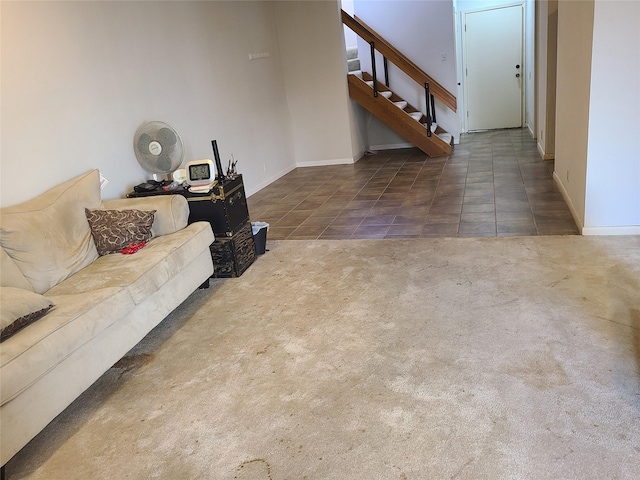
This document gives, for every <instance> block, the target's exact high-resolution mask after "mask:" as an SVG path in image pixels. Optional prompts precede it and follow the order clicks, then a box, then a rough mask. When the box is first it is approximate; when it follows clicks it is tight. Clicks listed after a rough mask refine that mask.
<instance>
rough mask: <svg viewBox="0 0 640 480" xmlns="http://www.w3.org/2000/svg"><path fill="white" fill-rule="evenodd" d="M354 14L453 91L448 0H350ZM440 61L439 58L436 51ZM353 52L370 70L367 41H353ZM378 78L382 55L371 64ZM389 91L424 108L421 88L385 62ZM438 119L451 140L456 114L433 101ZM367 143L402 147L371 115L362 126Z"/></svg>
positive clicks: (457, 128) (402, 142)
mask: <svg viewBox="0 0 640 480" xmlns="http://www.w3.org/2000/svg"><path fill="white" fill-rule="evenodd" d="M354 10H355V14H356V15H357V16H358V17H360V18H361V19H362V20H363V21H364V22H365V23H366V24H368V25H369V26H371V27H372V28H373V29H374V30H375V31H376V32H378V33H379V34H380V35H382V36H383V37H384V38H385V39H386V40H387V41H389V42H390V43H391V44H392V45H393V46H394V47H396V48H397V49H398V50H400V51H401V52H402V53H403V54H404V55H406V56H407V57H408V58H409V59H410V60H411V61H412V62H414V63H415V64H416V65H417V66H418V67H420V68H421V69H422V70H424V71H425V72H426V73H427V74H429V75H430V76H431V77H433V78H434V79H435V80H436V81H438V83H440V84H441V85H443V86H444V87H445V88H446V89H447V90H449V91H450V92H452V93H453V94H454V95H456V92H457V90H458V87H457V77H456V56H455V55H456V52H455V32H454V21H453V3H452V0H441V1H440V0H439V1H429V2H425V1H419V0H415V1H398V0H394V1H389V0H380V1H370V0H355V1H354ZM443 53H444V54H445V56H446V59H445V60H442V54H443ZM359 56H360V61H361V64H362V68H363V70H367V71H369V72H371V54H370V51H369V45H368V44H366V43H364V42H363V41H362V40H360V42H359ZM376 68H377V72H378V78H379V79H380V80H381V81H384V70H383V66H382V57H379V58H378V62H377V66H376ZM389 76H390V84H391V85H390V86H391V89H392V90H393V91H394V92H395V93H397V94H398V95H400V96H401V97H402V98H404V99H405V100H406V101H408V102H409V103H410V104H411V105H413V106H414V107H416V108H418V109H421V110H422V111H423V112H424V111H425V110H426V107H425V99H424V88H420V86H418V85H417V84H416V83H415V82H413V81H412V80H410V79H408V77H407V76H406V75H404V73H402V72H400V71H399V70H398V69H397V68H395V67H394V66H393V65H392V64H391V63H389ZM438 103H439V102H438V101H437V100H436V112H437V120H438V123H439V124H441V125H442V126H443V127H444V128H445V130H447V131H448V132H449V133H451V134H452V135H453V136H454V138H455V139H456V141H457V140H458V139H459V136H460V122H459V119H458V116H457V114H456V113H454V112H452V111H451V110H449V109H448V108H446V107H442V106H440V105H438ZM368 133H369V144H370V145H371V146H372V148H373V147H377V148H381V147H385V146H400V145H405V144H406V140H404V139H403V138H402V137H400V136H399V135H397V134H395V133H394V132H393V131H391V130H390V129H388V128H387V127H386V126H385V125H384V124H383V123H382V122H380V121H378V120H377V119H375V118H374V117H371V118H370V120H369V124H368Z"/></svg>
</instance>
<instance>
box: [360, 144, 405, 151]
mask: <svg viewBox="0 0 640 480" xmlns="http://www.w3.org/2000/svg"><path fill="white" fill-rule="evenodd" d="M414 147H415V145H414V144H413V143H386V144H384V145H370V146H369V150H372V151H374V152H375V151H376V150H397V149H399V148H414Z"/></svg>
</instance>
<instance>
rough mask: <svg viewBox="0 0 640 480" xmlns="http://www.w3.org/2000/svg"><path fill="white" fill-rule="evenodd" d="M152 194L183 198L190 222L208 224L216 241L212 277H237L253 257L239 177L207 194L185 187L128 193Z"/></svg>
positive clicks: (212, 248)
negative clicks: (191, 190)
mask: <svg viewBox="0 0 640 480" xmlns="http://www.w3.org/2000/svg"><path fill="white" fill-rule="evenodd" d="M153 195H182V196H184V197H185V198H186V199H187V202H188V203H189V220H188V222H189V223H193V222H200V221H205V222H209V223H210V224H211V229H212V230H213V233H214V235H215V237H216V238H215V241H214V242H213V243H212V244H211V246H210V247H209V249H210V250H211V258H212V259H213V275H212V277H213V278H229V277H239V276H240V275H242V274H243V273H244V272H245V271H246V270H247V268H249V266H250V265H251V264H252V263H253V261H254V260H255V258H256V250H255V244H254V240H253V232H252V230H251V221H250V218H249V210H248V208H247V197H246V195H245V192H244V184H243V183H242V175H237V176H236V177H234V178H227V179H225V180H223V181H222V182H220V183H217V184H216V185H214V186H213V188H212V190H211V191H209V192H207V193H192V192H190V191H189V190H188V189H187V188H178V189H176V190H163V189H162V188H161V187H159V188H157V189H156V190H152V191H149V192H131V193H129V194H127V197H128V198H136V197H149V196H153Z"/></svg>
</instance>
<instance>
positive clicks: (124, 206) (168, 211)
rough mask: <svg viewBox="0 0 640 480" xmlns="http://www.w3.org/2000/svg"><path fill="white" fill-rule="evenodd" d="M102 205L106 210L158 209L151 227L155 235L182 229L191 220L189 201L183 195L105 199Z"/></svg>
mask: <svg viewBox="0 0 640 480" xmlns="http://www.w3.org/2000/svg"><path fill="white" fill-rule="evenodd" d="M102 206H103V208H104V209H106V210H130V209H135V210H156V215H155V218H154V220H153V225H152V227H151V232H152V233H153V236H154V237H159V236H161V235H167V234H169V233H173V232H177V231H178V230H182V229H183V228H184V227H186V226H187V223H188V220H189V203H188V202H187V199H186V198H184V197H183V196H182V195H156V196H151V197H140V198H120V199H115V200H103V202H102Z"/></svg>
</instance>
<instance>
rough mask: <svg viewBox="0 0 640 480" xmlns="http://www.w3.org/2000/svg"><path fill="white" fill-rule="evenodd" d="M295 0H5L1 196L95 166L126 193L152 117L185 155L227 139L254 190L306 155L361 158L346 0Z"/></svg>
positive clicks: (5, 200)
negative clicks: (351, 97)
mask: <svg viewBox="0 0 640 480" xmlns="http://www.w3.org/2000/svg"><path fill="white" fill-rule="evenodd" d="M283 3H284V4H286V11H284V12H283V8H282V6H281V5H279V2H276V3H274V2H266V1H255V2H244V1H243V2H237V1H227V2H217V1H216V2H214V1H211V2H199V1H180V2H165V1H157V2H149V1H126V2H112V1H103V2H82V1H77V2H11V1H2V3H1V4H0V8H1V10H0V12H1V22H2V24H1V27H2V30H1V41H2V58H1V72H2V78H1V81H2V91H1V112H0V113H1V119H2V125H1V134H2V144H1V150H0V154H1V156H0V159H1V164H0V168H1V173H2V175H1V180H0V182H1V183H0V185H1V192H0V202H1V204H2V205H4V206H8V205H11V204H15V203H18V202H21V201H24V200H26V199H29V198H31V197H33V196H35V195H37V194H38V193H41V192H42V191H44V190H46V189H47V188H50V187H52V186H53V185H55V184H57V183H59V182H61V181H64V180H66V179H68V178H70V177H72V176H74V175H77V174H80V173H83V172H85V171H87V170H89V169H92V168H98V169H100V171H101V172H102V173H103V174H104V175H105V176H106V177H107V178H108V179H109V181H110V183H109V184H108V185H107V187H106V189H105V190H104V192H103V196H104V198H116V197H121V196H123V195H124V194H126V192H128V191H130V190H131V188H132V186H133V185H135V184H137V183H140V182H141V181H143V180H145V179H147V178H149V177H150V174H148V173H146V172H145V171H144V170H142V169H141V168H140V166H139V165H138V163H137V160H136V158H135V155H134V153H133V147H132V143H133V135H134V133H135V131H136V129H137V128H138V126H139V125H140V124H142V123H143V122H145V121H148V120H161V121H165V122H167V123H169V124H170V125H172V126H173V127H174V128H175V129H176V130H177V131H178V132H179V133H180V135H181V137H182V139H183V142H184V144H185V159H184V162H187V161H189V160H193V159H198V158H212V156H213V152H212V150H211V140H213V139H215V140H217V142H218V147H219V150H220V154H221V157H222V161H223V165H226V162H227V160H228V159H229V158H231V155H232V154H233V155H234V158H235V159H236V160H238V170H239V171H240V173H242V174H243V175H244V181H245V186H246V190H247V194H249V195H250V194H251V193H254V192H255V191H257V190H258V189H259V188H261V187H263V186H265V185H267V184H268V183H270V182H271V181H273V180H275V179H277V178H278V177H279V176H281V175H283V174H284V173H286V172H288V171H289V170H291V169H293V168H295V166H296V165H297V164H298V163H305V162H307V163H308V162H322V161H327V162H329V163H331V162H332V161H334V160H335V159H343V160H344V161H348V162H352V161H353V157H352V145H351V139H350V130H349V121H348V118H349V111H348V100H347V93H346V92H347V90H346V76H345V74H344V72H343V68H344V64H343V47H342V45H343V40H342V38H341V34H340V32H341V25H340V22H339V19H338V17H337V3H336V2H335V1H334V2H305V1H301V2H283ZM297 22H301V25H300V26H298V25H297ZM306 33H308V34H309V38H307V39H306V42H305V40H304V37H305V34H306ZM280 34H281V35H282V38H279V35H280ZM294 40H295V41H296V42H297V41H302V42H303V43H301V44H296V45H289V44H288V43H287V42H288V41H294ZM315 41H319V42H320V44H321V45H323V46H324V49H323V48H322V47H320V46H317V45H316V44H315ZM281 50H282V51H284V54H286V58H284V56H282V55H281ZM262 52H269V57H267V58H260V59H255V60H250V59H249V54H250V53H262ZM308 54H309V55H313V56H314V58H315V60H316V61H317V62H318V63H317V64H314V65H309V64H308V60H307V58H306V55H308ZM295 64H298V65H299V66H300V67H302V68H305V69H307V73H308V76H307V77H306V78H304V82H303V72H302V71H296V70H295V68H294V67H295ZM283 65H284V67H283ZM285 71H286V74H287V75H291V78H288V79H287V80H286V81H285V78H284V75H285V73H284V72H285ZM327 88H333V89H335V90H334V91H329V90H327ZM287 89H289V90H287ZM306 94H309V96H310V97H312V99H311V100H308V101H307V99H305V95H306ZM318 107H319V108H318ZM294 123H295V125H294ZM294 135H297V136H298V137H297V138H295V140H294ZM25 169H26V170H25Z"/></svg>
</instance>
